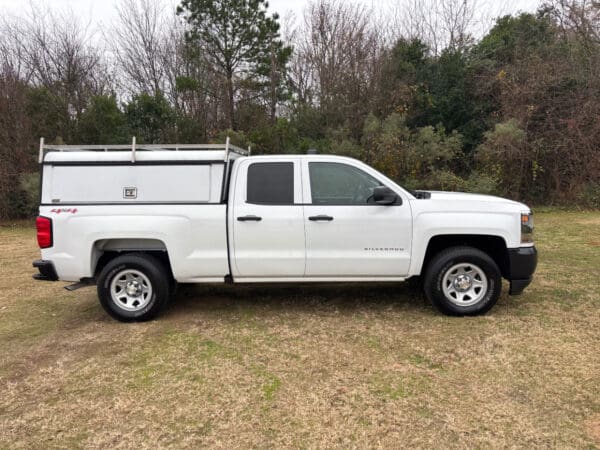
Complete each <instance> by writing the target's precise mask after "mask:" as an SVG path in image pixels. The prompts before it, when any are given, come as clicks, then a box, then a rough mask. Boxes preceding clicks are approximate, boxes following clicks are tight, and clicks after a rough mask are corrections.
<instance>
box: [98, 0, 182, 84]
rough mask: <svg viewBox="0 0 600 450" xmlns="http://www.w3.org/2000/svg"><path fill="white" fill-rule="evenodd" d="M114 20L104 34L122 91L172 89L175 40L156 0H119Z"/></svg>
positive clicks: (162, 10)
mask: <svg viewBox="0 0 600 450" xmlns="http://www.w3.org/2000/svg"><path fill="white" fill-rule="evenodd" d="M116 11H117V17H118V19H117V21H116V23H115V24H114V26H113V27H111V29H110V31H108V33H109V35H108V36H107V41H108V42H110V45H111V50H112V53H113V56H114V59H115V62H116V65H117V66H118V68H119V72H120V78H121V80H120V81H121V83H122V87H123V89H124V90H125V91H126V92H129V93H138V92H146V93H150V94H156V93H158V92H167V91H172V90H173V88H174V78H173V74H172V73H169V69H172V68H173V67H172V64H169V65H165V62H167V61H165V59H167V60H168V59H170V58H176V56H177V52H176V51H175V48H176V46H177V41H178V39H175V40H172V38H173V37H174V36H173V30H174V29H173V27H172V25H173V22H174V21H169V20H168V19H167V16H166V14H165V9H164V6H163V5H161V3H160V2H159V1H157V0H131V1H129V0H122V1H121V2H120V3H119V4H118V5H117V6H116Z"/></svg>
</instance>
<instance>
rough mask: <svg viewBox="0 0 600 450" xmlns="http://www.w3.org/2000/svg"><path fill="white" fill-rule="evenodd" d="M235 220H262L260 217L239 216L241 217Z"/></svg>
mask: <svg viewBox="0 0 600 450" xmlns="http://www.w3.org/2000/svg"><path fill="white" fill-rule="evenodd" d="M237 220H238V221H239V222H260V221H261V220H262V217H258V216H241V217H238V218H237Z"/></svg>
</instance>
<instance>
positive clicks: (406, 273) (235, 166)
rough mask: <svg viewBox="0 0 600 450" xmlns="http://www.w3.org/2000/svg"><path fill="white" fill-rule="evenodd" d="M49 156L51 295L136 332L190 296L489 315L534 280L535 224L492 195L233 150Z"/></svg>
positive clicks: (329, 162)
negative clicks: (181, 296) (242, 292)
mask: <svg viewBox="0 0 600 450" xmlns="http://www.w3.org/2000/svg"><path fill="white" fill-rule="evenodd" d="M91 147H92V148H90V146H45V145H44V144H43V142H42V143H41V145H40V164H41V168H42V169H41V170H42V202H41V205H40V217H38V219H37V225H38V241H39V243H40V247H41V248H42V259H41V260H39V261H36V262H34V266H36V267H38V269H39V271H40V273H39V274H37V275H36V276H35V277H36V278H38V279H44V280H63V281H71V282H74V283H75V285H72V286H71V287H70V288H71V289H72V288H75V287H80V286H84V285H88V284H96V285H97V289H98V295H99V298H100V302H101V304H102V306H103V307H104V308H105V309H106V310H107V312H108V313H109V314H110V315H112V316H113V317H115V318H117V319H119V320H123V321H134V320H147V319H150V318H152V317H155V316H156V314H158V312H159V311H160V310H161V309H162V307H163V306H164V305H165V304H166V302H167V301H168V298H169V297H170V296H172V294H173V292H174V287H175V286H176V284H177V283H222V282H233V283H254V282H263V283H264V282H273V283H275V282H288V283H293V282H373V281H378V282H399V281H404V280H406V279H408V278H411V277H421V278H422V280H423V286H424V289H425V293H426V294H427V296H428V297H429V298H430V299H431V300H432V302H433V303H434V304H435V305H436V306H437V307H438V308H439V309H440V310H441V311H442V312H444V313H447V314H455V315H471V314H481V313H484V312H486V311H488V310H489V309H490V308H491V307H492V306H493V304H494V303H495V302H496V301H497V299H498V296H499V294H500V290H501V279H502V277H504V278H506V279H508V280H509V281H510V286H511V287H510V293H511V294H518V293H520V292H521V291H522V290H523V289H524V288H525V287H526V286H527V285H528V284H529V283H530V281H531V277H532V274H533V272H534V270H535V266H536V263H537V253H536V250H535V246H534V245H533V240H532V232H533V216H532V213H531V210H530V209H529V208H528V207H527V206H526V205H524V204H521V203H518V202H514V201H511V200H507V199H502V198H498V197H492V196H484V195H474V194H462V193H444V192H422V191H421V192H411V191H408V190H406V189H403V188H402V187H401V186H399V185H398V184H396V183H395V182H394V181H393V180H391V179H389V178H387V177H386V176H384V175H383V174H381V173H379V172H378V171H376V170H375V169H373V168H371V167H369V166H368V165H366V164H364V163H362V162H360V161H357V160H355V159H351V158H346V157H341V156H335V155H314V154H313V155H269V156H250V154H249V153H250V152H249V151H244V150H242V149H239V148H237V147H234V146H232V145H230V144H229V142H226V143H225V145H206V146H202V145H188V146H182V145H141V146H136V145H135V142H133V143H132V145H131V146H105V147H102V146H91Z"/></svg>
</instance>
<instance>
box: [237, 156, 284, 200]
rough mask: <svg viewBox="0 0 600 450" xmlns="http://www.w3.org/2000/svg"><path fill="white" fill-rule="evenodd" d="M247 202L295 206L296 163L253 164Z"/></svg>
mask: <svg viewBox="0 0 600 450" xmlns="http://www.w3.org/2000/svg"><path fill="white" fill-rule="evenodd" d="M246 202H248V203H258V204H267V205H293V204H294V163H292V162H269V163H253V164H250V166H249V167H248V185H247V190H246Z"/></svg>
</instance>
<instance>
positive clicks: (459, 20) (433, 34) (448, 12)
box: [390, 0, 514, 55]
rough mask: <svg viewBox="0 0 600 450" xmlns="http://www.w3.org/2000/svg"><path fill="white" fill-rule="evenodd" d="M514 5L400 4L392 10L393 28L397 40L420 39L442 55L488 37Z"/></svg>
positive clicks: (484, 1)
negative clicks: (477, 39) (494, 24)
mask: <svg viewBox="0 0 600 450" xmlns="http://www.w3.org/2000/svg"><path fill="white" fill-rule="evenodd" d="M511 1H514V0H511ZM511 1H509V0H504V1H500V2H498V1H492V0H406V1H396V2H394V3H392V7H391V12H390V18H391V19H390V20H391V25H390V26H391V28H392V29H393V30H394V31H395V32H394V33H392V34H393V35H395V39H398V38H401V37H402V38H406V39H414V38H417V39H420V40H422V41H423V42H424V43H426V44H427V45H428V46H429V48H430V49H431V52H432V53H433V54H434V55H438V54H439V53H440V52H441V51H442V50H444V49H446V48H453V49H459V50H460V49H464V48H466V47H467V46H468V45H469V44H471V43H472V42H473V37H479V36H482V35H483V34H485V33H486V32H487V31H488V30H489V28H490V27H491V26H492V25H493V23H494V20H495V19H496V17H498V16H500V15H502V14H503V13H506V12H507V11H508V10H509V9H510V8H509V5H510V3H511Z"/></svg>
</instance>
